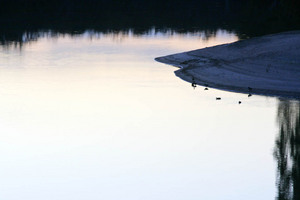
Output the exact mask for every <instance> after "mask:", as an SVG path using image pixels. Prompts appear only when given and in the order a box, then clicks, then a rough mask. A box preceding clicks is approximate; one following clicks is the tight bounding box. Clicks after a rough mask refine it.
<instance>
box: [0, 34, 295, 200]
mask: <svg viewBox="0 0 300 200" xmlns="http://www.w3.org/2000/svg"><path fill="white" fill-rule="evenodd" d="M236 40H238V38H237V37H236V36H235V34H234V33H229V32H226V31H222V30H220V31H218V32H217V34H216V35H215V36H212V37H209V38H207V37H205V34H204V33H203V32H198V33H190V34H188V33H186V34H178V33H172V31H169V32H164V33H162V32H156V31H149V33H147V34H144V35H140V36H136V35H134V34H132V33H131V32H130V31H129V32H126V33H122V32H119V33H111V34H109V33H106V34H100V33H91V32H86V33H84V34H82V35H77V36H72V37H71V36H68V35H56V36H55V37H51V36H49V34H44V36H42V37H40V38H38V39H37V40H36V41H32V42H30V43H26V44H25V45H23V46H22V47H19V46H13V45H11V46H6V47H0V48H1V50H0V138H1V140H0V177H1V178H0V199H5V200H20V199H26V200H27V199H28V200H29V199H30V200H40V199H43V200H47V199H49V200H53V199H55V200H86V199H89V200H98V199H106V200H119V199H128V200H140V199H143V200H147V199H149V200H154V199H155V200H159V199H161V200H166V199H172V200H187V199H188V200H194V199H213V200H215V199H216V200H217V199H223V200H226V199H230V200H232V199H236V200H240V199H249V200H253V199H256V200H259V199H262V200H265V199H275V198H276V197H277V196H278V188H280V187H279V185H282V184H284V183H285V182H284V179H281V177H283V176H284V174H278V173H277V172H278V169H277V168H278V166H280V167H281V168H282V167H283V168H284V167H285V166H283V165H282V164H280V163H281V162H284V159H289V163H290V164H289V166H286V167H285V168H284V169H286V170H287V171H288V170H290V169H291V168H292V167H293V166H294V165H296V167H297V166H298V167H299V165H297V163H296V164H295V162H294V163H293V162H292V161H290V160H293V157H288V158H286V155H287V154H288V155H289V148H290V146H292V145H293V144H292V145H291V144H290V143H289V137H290V135H289V134H290V133H291V131H294V132H295V130H296V128H295V127H296V126H299V125H297V123H298V124H299V121H298V122H297V120H299V103H298V102H296V101H284V100H278V99H276V98H270V97H263V96H252V97H250V98H248V96H247V95H245V94H236V93H230V92H224V91H219V90H213V89H209V90H208V91H204V88H203V87H200V86H198V87H196V88H195V89H193V88H192V87H191V85H190V84H189V83H187V82H184V81H182V80H180V79H179V78H177V77H176V76H175V75H174V73H173V72H174V71H175V70H176V68H173V67H171V66H167V65H164V64H161V63H157V62H155V61H154V58H155V57H157V56H162V55H167V54H172V53H177V52H182V51H188V50H192V49H198V48H203V47H207V46H213V45H217V44H222V43H228V42H233V41H236ZM216 97H222V100H221V101H216V100H215V98H216ZM238 101H242V104H240V105H239V104H238ZM279 133H281V135H283V136H285V139H283V140H282V137H280V136H279ZM296 134H298V135H299V131H298V132H297V131H296ZM276 141H277V142H276ZM282 146H284V149H287V150H286V151H284V152H283V151H282V149H283V148H282ZM274 152H275V153H274ZM274 154H277V155H278V156H277V158H276V156H274ZM281 181H283V182H284V183H281ZM298 184H299V183H298ZM287 185H289V184H288V183H287ZM285 192H286V191H285ZM283 193H284V192H283Z"/></svg>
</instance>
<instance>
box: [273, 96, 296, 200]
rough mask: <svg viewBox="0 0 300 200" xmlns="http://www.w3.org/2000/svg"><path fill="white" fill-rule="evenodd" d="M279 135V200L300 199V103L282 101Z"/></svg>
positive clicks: (276, 150)
mask: <svg viewBox="0 0 300 200" xmlns="http://www.w3.org/2000/svg"><path fill="white" fill-rule="evenodd" d="M278 123H279V135H278V138H277V140H276V147H275V152H274V156H275V158H276V159H277V162H278V166H277V169H278V171H277V173H278V174H277V187H278V195H277V198H278V199H279V200H287V199H291V200H297V199H300V187H299V184H300V163H299V157H300V102H298V101H280V103H279V106H278Z"/></svg>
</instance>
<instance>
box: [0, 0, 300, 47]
mask: <svg viewBox="0 0 300 200" xmlns="http://www.w3.org/2000/svg"><path fill="white" fill-rule="evenodd" d="M299 2H300V1H299V0H242V1H241V0H149V1H142V0H51V1H49V0H0V24H1V25H0V41H1V42H2V43H6V42H9V41H14V42H22V41H24V34H25V33H27V34H26V38H27V40H31V39H35V38H36V37H39V32H41V31H49V30H51V32H55V33H69V34H75V33H81V32H83V31H85V30H94V31H99V32H107V31H120V30H122V31H124V30H125V31H126V30H128V29H132V30H133V31H134V33H136V34H140V33H143V32H145V31H147V30H149V29H150V28H152V27H155V28H157V29H160V30H164V29H172V30H174V31H178V32H186V31H196V30H197V31H199V30H200V31H201V30H210V31H212V32H213V31H215V30H217V29H220V28H222V29H227V30H229V31H230V30H233V31H235V32H236V33H238V34H240V37H244V34H246V35H247V36H250V37H251V36H255V35H262V34H266V33H274V32H279V31H284V30H294V29H299V26H300V9H299V8H300V3H299Z"/></svg>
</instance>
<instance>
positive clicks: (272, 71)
mask: <svg viewBox="0 0 300 200" xmlns="http://www.w3.org/2000/svg"><path fill="white" fill-rule="evenodd" d="M155 60H156V61H158V62H162V63H165V64H170V65H173V66H176V67H179V68H180V69H179V70H177V71H175V74H176V75H177V76H178V77H180V78H181V79H183V80H185V81H187V82H190V83H195V84H197V85H202V86H208V87H212V88H216V89H222V90H227V91H233V92H239V93H251V94H259V95H266V96H277V97H285V98H292V99H300V31H293V32H284V33H279V34H273V35H267V36H262V37H256V38H252V39H248V40H241V41H237V42H234V43H231V44H223V45H218V46H214V47H208V48H204V49H198V50H194V51H189V52H183V53H179V54H173V55H168V56H163V57H158V58H155Z"/></svg>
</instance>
